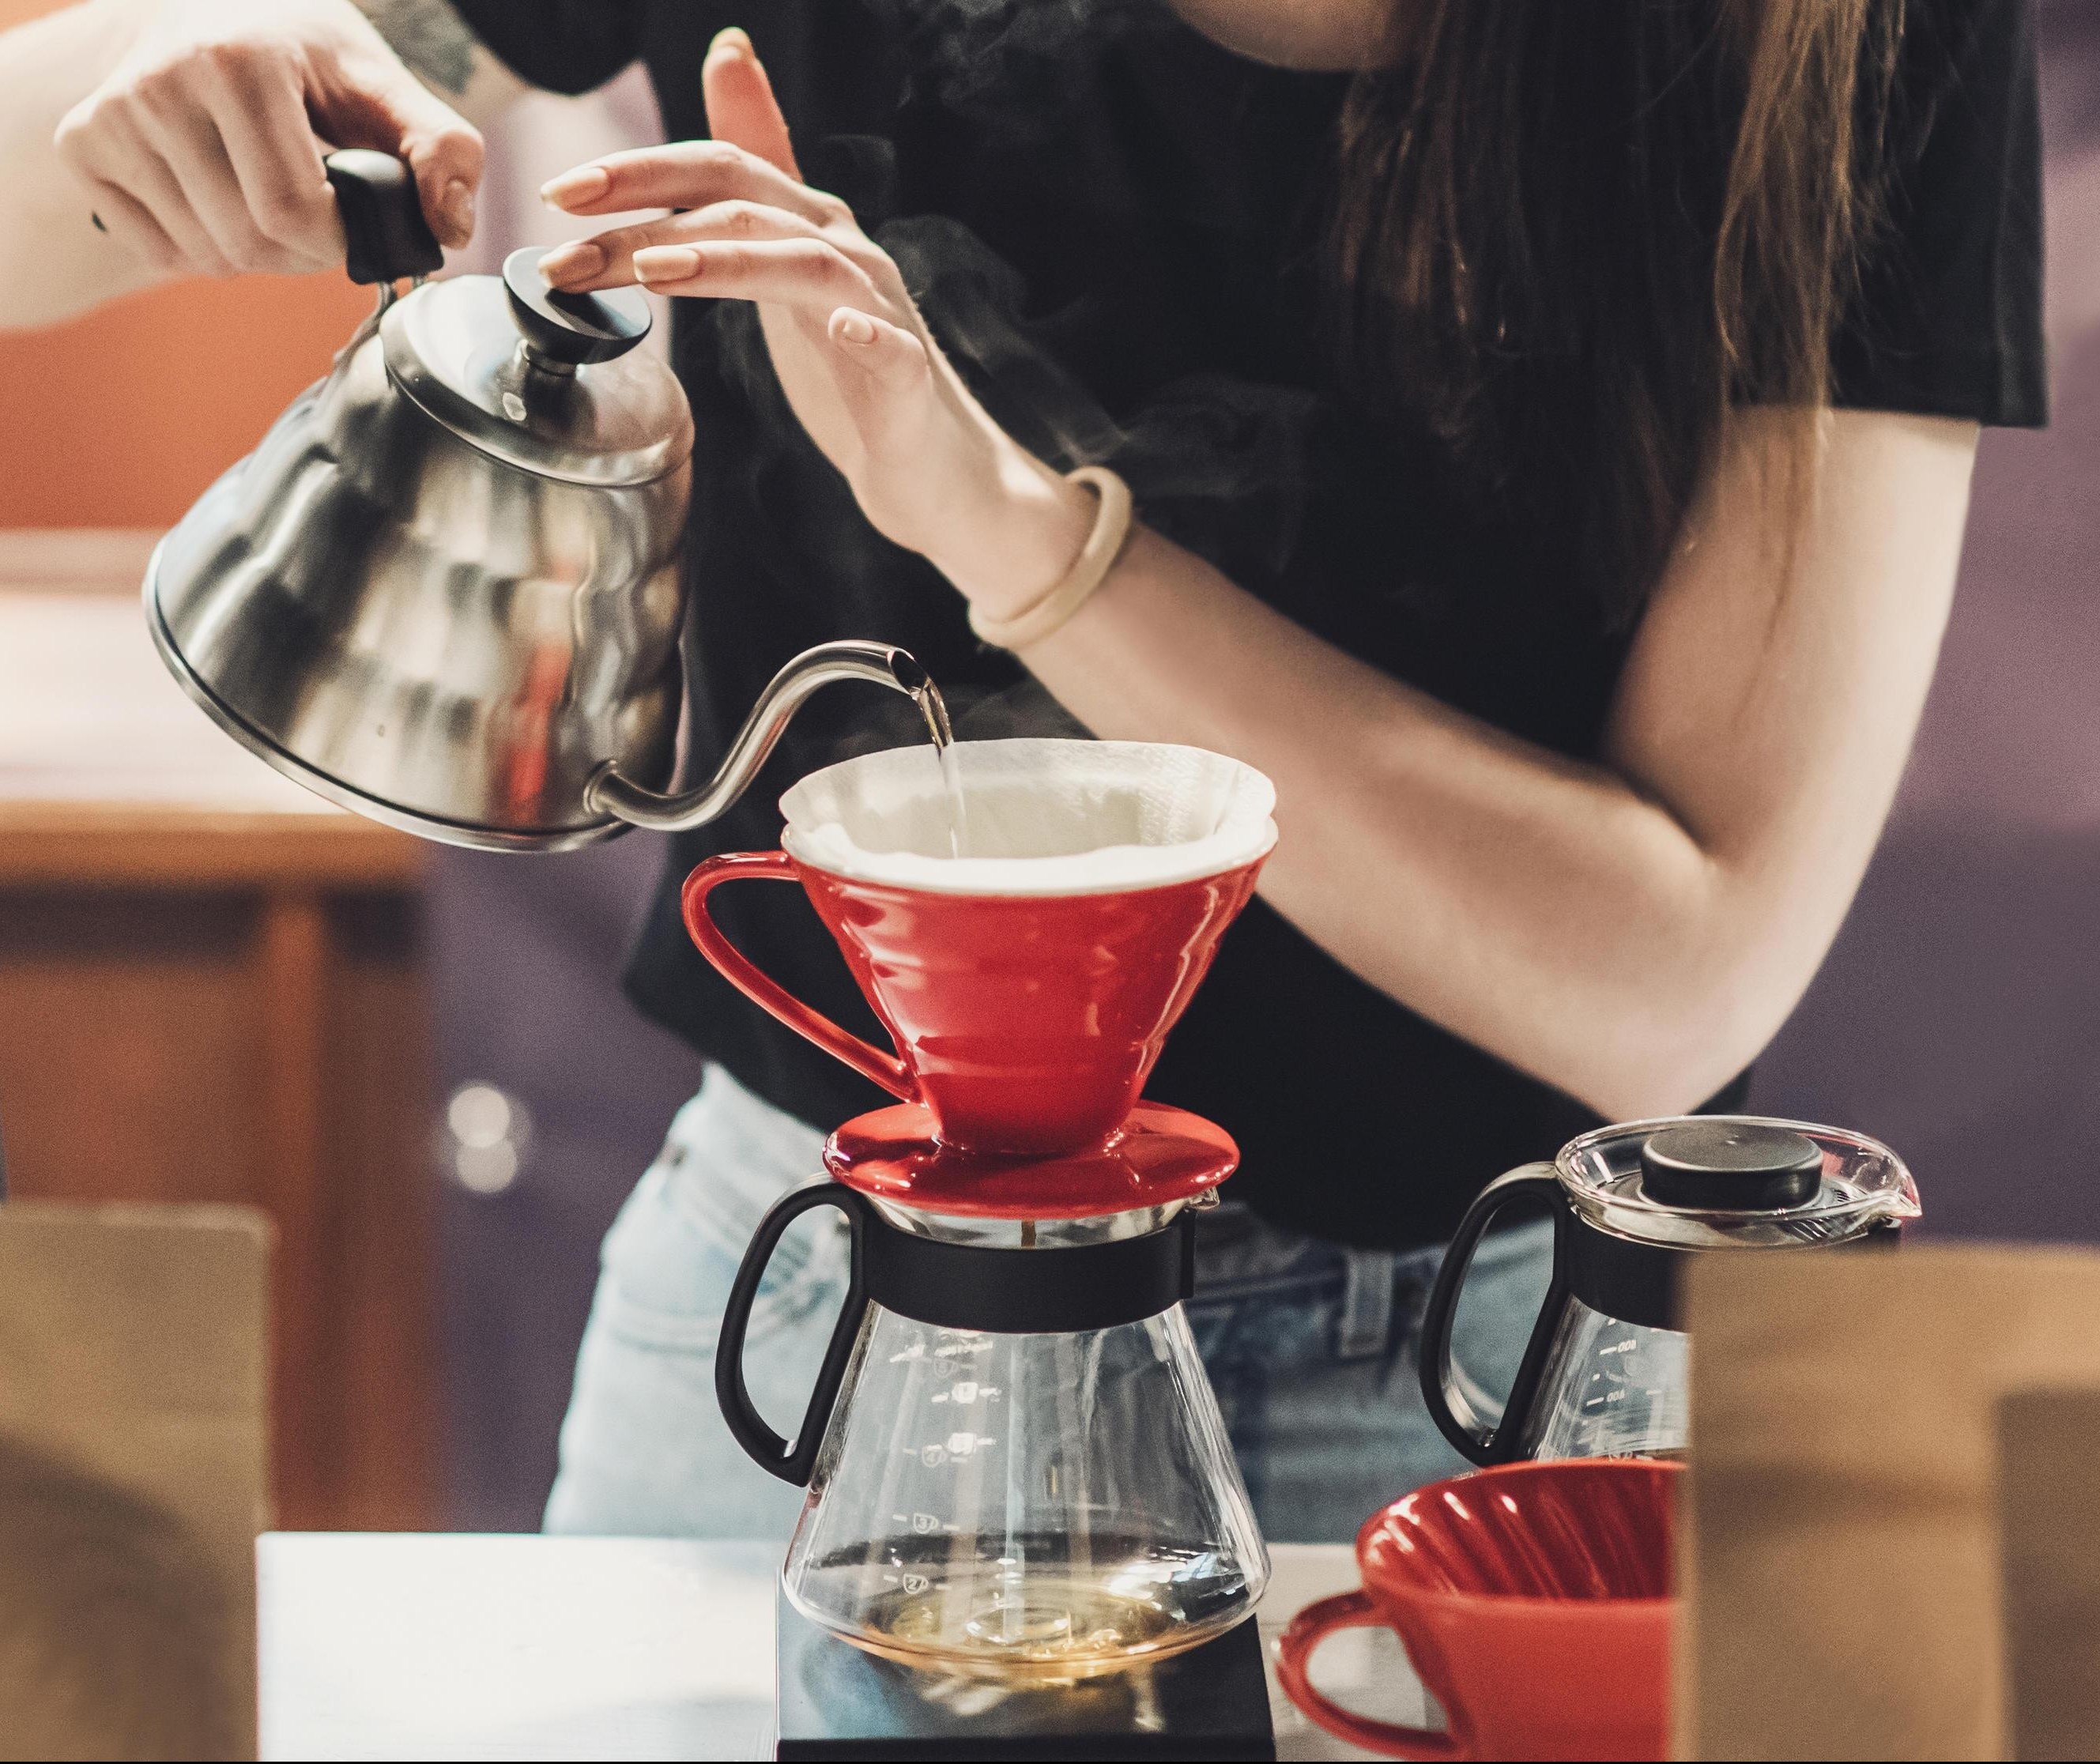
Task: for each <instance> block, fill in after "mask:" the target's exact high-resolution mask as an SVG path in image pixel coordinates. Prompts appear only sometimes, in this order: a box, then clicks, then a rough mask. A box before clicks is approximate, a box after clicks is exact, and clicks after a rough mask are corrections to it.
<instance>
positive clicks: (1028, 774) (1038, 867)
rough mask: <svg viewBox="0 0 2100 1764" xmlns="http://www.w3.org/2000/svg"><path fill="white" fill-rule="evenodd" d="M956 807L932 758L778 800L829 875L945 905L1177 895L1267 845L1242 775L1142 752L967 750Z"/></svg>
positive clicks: (849, 776)
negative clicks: (968, 900) (957, 849)
mask: <svg viewBox="0 0 2100 1764" xmlns="http://www.w3.org/2000/svg"><path fill="white" fill-rule="evenodd" d="M950 751H951V753H952V754H953V755H954V761H953V763H954V765H955V768H956V773H957V777H958V780H959V783H960V791H961V795H962V805H963V821H964V840H963V850H962V855H960V857H958V856H955V855H954V853H953V851H952V848H951V830H952V829H953V828H954V827H955V809H954V799H953V797H952V796H951V793H950V791H949V787H948V783H947V780H946V777H945V775H944V774H943V772H942V766H941V762H940V761H939V759H938V757H937V756H936V755H935V753H934V751H933V747H932V746H931V745H930V744H929V745H927V746H924V747H893V748H890V749H889V750H888V751H887V752H882V753H870V754H866V755H863V756H862V757H860V758H858V759H854V760H846V761H841V762H840V764H838V765H827V766H826V767H825V768H824V769H823V770H822V771H820V772H812V773H811V774H810V775H809V776H808V777H807V778H804V779H803V780H802V781H801V783H799V784H797V785H796V786H795V787H794V788H793V789H792V790H791V791H789V792H787V795H786V796H783V797H782V798H781V799H780V812H781V814H783V816H784V817H785V818H786V819H787V831H786V833H785V834H784V835H783V844H784V845H786V847H787V850H788V851H789V852H791V853H793V854H794V855H795V856H796V858H801V860H802V862H805V863H807V864H811V865H814V867H817V868H818V869H820V870H828V871H832V873H833V874H834V875H845V876H854V877H857V878H858V879H859V880H862V881H867V882H886V883H889V884H892V885H893V886H895V887H898V888H908V889H925V890H929V891H932V892H935V893H948V894H1099V893H1109V892H1111V891H1113V890H1116V889H1134V888H1158V887H1161V886H1163V885H1164V884H1167V883H1170V882H1185V881H1189V880H1193V879H1195V878H1197V877H1199V876H1207V875H1218V874H1219V873H1220V872H1221V871H1226V870H1231V869H1234V868H1237V867H1238V866H1239V865H1241V864H1243V863H1247V862H1251V861H1252V860H1253V859H1255V858H1259V857H1260V856H1261V855H1262V854H1263V853H1264V852H1266V851H1267V850H1268V848H1269V847H1270V846H1271V845H1274V844H1275V843H1276V822H1274V821H1273V820H1272V819H1271V818H1270V815H1271V814H1272V812H1273V809H1275V806H1276V790H1275V787H1274V786H1273V785H1272V784H1271V783H1269V781H1268V778H1265V777H1264V776H1263V775H1262V774H1260V772H1257V771H1256V770H1255V769H1254V768H1253V767H1252V766H1251V765H1242V764H1241V763H1240V762H1239V761H1237V760H1232V759H1228V758H1226V757H1225V756H1224V755H1223V754H1222V753H1211V752H1207V751H1205V750H1204V749H1203V748H1202V747H1171V746H1168V745H1167V744H1165V743H1156V742H1145V741H1058V740H1019V741H963V742H958V743H956V744H955V747H953V748H951V750H950Z"/></svg>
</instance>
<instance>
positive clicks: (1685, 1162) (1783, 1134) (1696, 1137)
mask: <svg viewBox="0 0 2100 1764" xmlns="http://www.w3.org/2000/svg"><path fill="white" fill-rule="evenodd" d="M1640 1161H1641V1192H1642V1193H1643V1194H1645V1195H1646V1196H1647V1197H1648V1198H1649V1199H1650V1200H1652V1201H1660V1202H1662V1204H1663V1205H1664V1206H1700V1207H1718V1208H1723V1209H1727V1210H1730V1211H1743V1212H1751V1211H1763V1212H1771V1211H1778V1210H1780V1208H1783V1207H1790V1206H1806V1205H1807V1203H1808V1202H1810V1201H1811V1200H1813V1199H1814V1198H1815V1193H1816V1191H1817V1189H1819V1188H1820V1187H1821V1186H1822V1184H1823V1153H1822V1149H1821V1148H1820V1147H1819V1146H1818V1145H1817V1144H1816V1143H1815V1140H1811V1139H1810V1138H1809V1137H1808V1136H1807V1135H1806V1134H1802V1133H1797V1132H1795V1131H1793V1129H1792V1128H1791V1127H1763V1126H1759V1125H1757V1124H1755V1123H1753V1122H1742V1121H1692V1122H1686V1123H1685V1124H1684V1125H1683V1127H1665V1128H1664V1129H1663V1130H1662V1131H1661V1132H1659V1133H1655V1134H1652V1135H1650V1136H1649V1138H1648V1143H1647V1144H1645V1145H1643V1146H1642V1147H1641V1154H1640Z"/></svg>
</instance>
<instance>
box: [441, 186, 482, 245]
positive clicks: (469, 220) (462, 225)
mask: <svg viewBox="0 0 2100 1764" xmlns="http://www.w3.org/2000/svg"><path fill="white" fill-rule="evenodd" d="M438 213H439V216H440V217H441V218H443V222H444V227H445V242H446V243H447V244H448V245H465V243H466V242H467V240H470V239H471V238H473V237H474V186H473V185H472V184H470V183H468V182H467V181H466V179H464V178H455V179H452V182H451V183H448V184H447V185H446V186H445V193H444V194H443V196H440V197H439V198H438Z"/></svg>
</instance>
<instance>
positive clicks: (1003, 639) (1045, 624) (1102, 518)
mask: <svg viewBox="0 0 2100 1764" xmlns="http://www.w3.org/2000/svg"><path fill="white" fill-rule="evenodd" d="M1066 481H1067V482H1068V483H1075V484H1084V485H1086V486H1087V488H1088V489H1090V490H1092V492H1094V494H1095V495H1096V496H1099V497H1100V498H1101V507H1100V508H1099V509H1096V511H1095V514H1094V530H1093V531H1092V532H1091V533H1089V534H1087V542H1086V544H1085V545H1082V546H1081V547H1080V548H1079V556H1078V557H1077V558H1074V559H1073V561H1072V567H1071V568H1070V569H1069V570H1067V571H1065V576H1064V580H1062V581H1061V582H1059V583H1057V584H1056V586H1054V587H1053V588H1052V589H1049V590H1048V592H1047V593H1043V594H1042V595H1039V597H1038V598H1036V599H1035V600H1033V601H1031V602H1030V603H1029V604H1028V605H1027V606H1024V607H1022V608H1021V611H1019V612H1017V613H1014V614H1012V615H1011V616H1009V617H1008V618H1004V619H995V618H992V617H991V616H990V615H988V614H986V613H982V612H980V611H977V608H976V607H974V606H973V607H972V608H971V609H970V628H971V629H972V630H973V631H974V632H976V633H977V637H978V638H979V639H980V640H981V641H982V642H986V643H990V644H991V645H992V646H994V647H995V648H997V649H1008V650H1019V649H1026V648H1027V647H1028V646H1029V645H1030V644H1031V643H1039V642H1042V640H1043V638H1044V637H1048V636H1049V634H1050V633H1052V631H1055V630H1056V629H1057V628H1058V627H1059V626H1061V624H1064V623H1065V620H1068V619H1070V617H1071V616H1072V615H1073V614H1074V613H1075V612H1077V611H1079V609H1080V608H1081V607H1082V606H1085V605H1086V603H1087V601H1088V600H1089V599H1090V598H1092V594H1093V592H1094V590H1095V589H1097V588H1099V587H1100V586H1101V584H1102V583H1103V582H1105V581H1106V580H1108V574H1109V571H1110V570H1112V569H1114V567H1115V561H1116V559H1117V558H1118V557H1119V556H1120V555H1121V554H1122V552H1123V541H1124V540H1127V539H1128V538H1129V537H1130V523H1131V500H1130V486H1129V485H1128V484H1127V483H1124V482H1123V479H1121V478H1118V477H1117V476H1116V474H1114V472H1112V471H1110V470H1109V469H1108V468H1107V467H1106V466H1105V465H1082V466H1081V467H1080V468H1079V470H1077V471H1075V472H1070V473H1068V474H1066Z"/></svg>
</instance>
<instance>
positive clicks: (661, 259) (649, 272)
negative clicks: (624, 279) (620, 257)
mask: <svg viewBox="0 0 2100 1764" xmlns="http://www.w3.org/2000/svg"><path fill="white" fill-rule="evenodd" d="M634 273H635V275H636V276H637V277H638V278H639V279H640V280H642V281H645V282H690V281H691V280H693V279H694V278H695V277H696V276H699V273H700V254H699V252H697V251H695V249H693V248H692V247H691V246H690V245H651V247H650V248H649V249H647V250H646V251H637V252H636V253H635V254H634Z"/></svg>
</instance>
